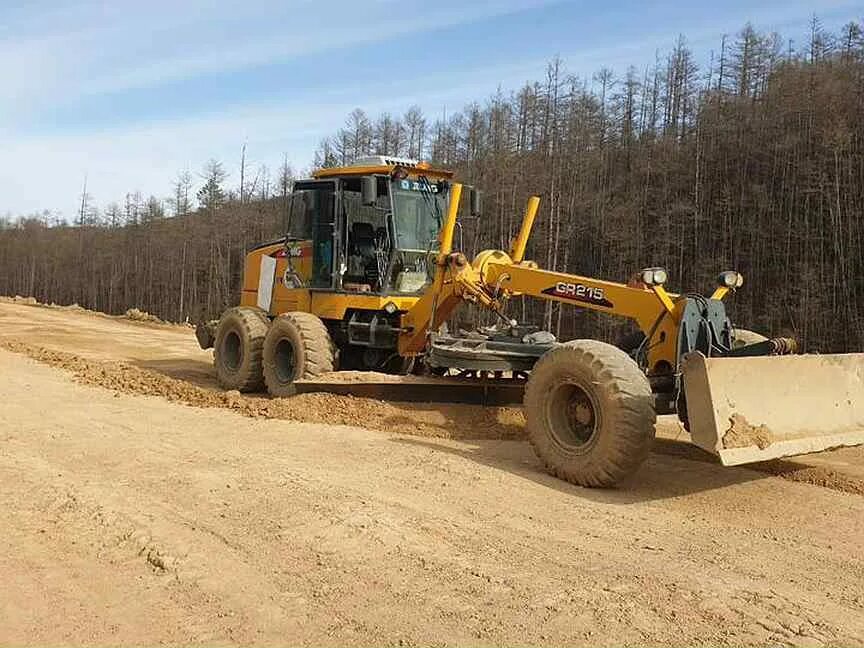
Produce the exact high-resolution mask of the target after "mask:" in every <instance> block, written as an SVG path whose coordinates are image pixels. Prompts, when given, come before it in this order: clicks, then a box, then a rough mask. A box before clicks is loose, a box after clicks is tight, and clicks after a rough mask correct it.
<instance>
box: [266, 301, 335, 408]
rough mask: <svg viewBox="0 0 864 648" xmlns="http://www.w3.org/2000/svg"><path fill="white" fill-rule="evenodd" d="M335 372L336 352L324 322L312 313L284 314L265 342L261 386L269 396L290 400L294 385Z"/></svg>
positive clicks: (275, 322) (278, 319) (274, 323)
mask: <svg viewBox="0 0 864 648" xmlns="http://www.w3.org/2000/svg"><path fill="white" fill-rule="evenodd" d="M335 368H336V349H335V346H334V345H333V340H332V339H330V333H329V332H328V331H327V327H326V326H324V322H322V321H321V319H320V318H318V317H316V316H315V315H313V314H311V313H301V312H292V313H283V314H282V315H280V316H279V317H277V318H276V319H274V320H273V323H272V324H271V325H270V330H269V331H268V332H267V337H266V338H265V340H264V382H265V384H266V385H267V391H268V392H269V393H270V395H272V396H277V397H285V396H293V395H294V393H295V389H294V381H295V380H298V379H300V378H309V377H311V376H317V375H319V374H322V373H325V372H327V371H333V370H334V369H335Z"/></svg>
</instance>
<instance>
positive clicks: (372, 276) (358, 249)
mask: <svg viewBox="0 0 864 648" xmlns="http://www.w3.org/2000/svg"><path fill="white" fill-rule="evenodd" d="M376 249H377V246H376V241H375V228H374V227H373V225H372V223H364V222H358V223H352V225H351V232H350V234H349V236H348V272H347V275H348V276H347V277H346V279H350V283H351V284H352V285H356V286H364V287H363V288H362V289H361V288H355V289H357V290H363V291H368V290H371V289H372V288H373V286H375V285H376V284H377V283H378V280H379V277H378V262H377V257H376V255H375V251H376Z"/></svg>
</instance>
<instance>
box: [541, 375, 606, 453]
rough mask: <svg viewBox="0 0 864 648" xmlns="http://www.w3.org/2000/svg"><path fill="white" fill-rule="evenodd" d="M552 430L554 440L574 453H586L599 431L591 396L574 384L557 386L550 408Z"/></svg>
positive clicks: (549, 402) (548, 412)
mask: <svg viewBox="0 0 864 648" xmlns="http://www.w3.org/2000/svg"><path fill="white" fill-rule="evenodd" d="M547 417H548V421H549V429H550V430H551V432H552V436H553V437H554V438H555V441H556V442H557V443H558V444H559V445H560V446H562V447H563V448H564V449H566V450H569V451H571V452H583V451H585V450H587V448H588V447H589V446H590V445H591V444H592V443H593V441H594V439H595V438H596V433H597V429H598V427H599V426H598V423H599V421H598V417H597V409H596V407H595V405H594V401H593V400H592V399H591V396H590V395H589V393H588V392H587V391H586V390H584V389H583V388H582V387H581V386H579V385H577V384H574V383H565V384H561V385H558V386H557V387H555V388H554V389H553V391H552V394H551V397H550V398H549V400H548V405H547Z"/></svg>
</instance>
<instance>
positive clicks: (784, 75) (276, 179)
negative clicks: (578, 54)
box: [0, 20, 864, 351]
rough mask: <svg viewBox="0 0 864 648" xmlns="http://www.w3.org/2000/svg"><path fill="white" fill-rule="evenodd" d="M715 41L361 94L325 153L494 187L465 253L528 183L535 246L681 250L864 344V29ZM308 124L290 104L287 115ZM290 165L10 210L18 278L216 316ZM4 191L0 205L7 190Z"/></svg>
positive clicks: (516, 203)
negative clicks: (432, 111)
mask: <svg viewBox="0 0 864 648" xmlns="http://www.w3.org/2000/svg"><path fill="white" fill-rule="evenodd" d="M699 63H700V64H699V65H697V61H696V60H695V59H694V55H693V54H692V52H691V50H690V49H689V48H688V46H687V42H686V40H685V39H684V38H681V39H679V41H678V42H677V43H676V44H675V45H674V47H672V49H671V50H670V51H669V52H667V53H665V54H661V55H660V56H659V57H658V59H657V60H656V61H653V62H651V63H650V64H649V65H646V66H645V67H642V68H639V69H636V68H631V69H630V70H629V71H627V72H626V74H625V75H624V76H623V77H621V76H615V75H614V74H613V73H612V72H611V71H610V70H606V69H603V70H600V71H599V72H597V74H596V75H594V77H593V78H591V79H587V80H586V79H580V78H574V77H573V76H571V75H570V74H568V72H567V71H566V69H564V67H563V65H562V64H561V63H560V62H559V61H556V60H553V61H552V62H550V64H549V66H548V69H547V73H546V75H545V78H543V79H541V80H538V81H535V82H533V83H528V84H526V85H525V86H523V87H522V88H520V89H518V90H517V91H515V92H505V91H501V92H499V93H498V94H496V95H494V96H491V97H487V98H486V99H483V100H480V101H478V102H477V103H474V104H471V105H469V106H467V107H466V108H465V109H464V110H462V111H461V112H457V113H455V114H450V115H448V116H447V117H446V118H444V117H441V118H436V119H432V118H429V117H427V116H424V114H423V113H422V111H421V109H420V108H412V109H410V110H409V111H408V112H407V113H406V114H405V115H402V116H394V115H388V114H383V115H379V116H369V115H366V114H365V113H364V112H363V111H362V110H360V109H358V110H355V111H354V112H352V113H351V114H350V115H349V116H348V118H347V120H346V123H345V126H344V127H343V128H342V129H340V130H339V131H338V132H337V133H335V134H334V135H333V136H332V137H330V138H328V139H326V140H325V141H323V142H322V143H321V145H320V147H319V150H318V153H317V160H316V164H322V165H337V164H341V163H345V162H349V161H350V160H351V159H352V158H354V157H356V156H358V155H363V154H366V153H370V152H388V153H390V154H402V155H407V156H411V157H421V158H425V159H431V160H433V161H435V162H438V163H441V164H444V165H447V166H451V167H454V168H456V169H457V170H458V171H459V172H460V176H461V178H462V179H464V180H465V181H466V182H471V183H474V184H477V185H478V186H480V187H481V188H483V189H484V190H485V201H484V213H483V216H482V218H480V219H477V220H476V221H471V222H466V224H465V232H464V243H465V247H466V248H467V250H468V252H474V251H476V250H479V249H482V248H483V247H488V246H496V247H504V248H505V249H506V247H507V246H508V244H509V240H510V238H511V237H512V236H513V234H514V231H515V229H516V227H517V226H518V223H519V219H520V216H521V209H522V207H523V206H524V203H525V200H526V198H527V197H528V196H529V195H530V194H532V193H538V194H540V195H541V196H542V198H543V203H542V208H541V212H540V216H539V218H538V221H537V225H536V228H535V235H534V239H533V241H532V243H531V245H530V247H529V255H530V256H531V257H533V258H534V259H536V260H537V261H538V262H539V263H540V264H541V265H543V266H546V267H549V268H554V269H557V270H564V271H568V272H574V273H579V274H584V275H589V276H598V277H602V278H607V279H616V280H623V279H626V278H627V277H628V276H629V275H630V274H631V273H632V272H633V271H634V270H636V269H638V268H640V267H644V266H649V265H662V266H665V267H666V268H667V269H668V270H669V273H670V283H669V286H670V289H672V290H676V291H681V292H686V291H699V292H706V291H710V290H711V288H712V287H713V282H714V277H715V275H716V274H717V272H718V271H720V270H723V269H729V268H734V269H738V270H739V271H741V272H742V273H744V276H745V286H744V288H743V289H742V290H741V291H739V293H738V294H737V295H736V296H734V297H733V298H732V304H733V305H732V311H733V315H734V319H735V320H736V322H737V323H738V324H739V325H742V326H746V327H748V328H753V329H756V330H759V331H761V332H765V333H769V334H792V335H795V336H797V337H798V338H799V339H800V340H801V341H802V342H803V343H804V344H805V347H806V348H807V349H809V350H811V351H812V350H821V351H829V350H832V351H842V350H853V349H854V350H860V349H862V348H864V307H862V305H861V303H862V300H864V218H862V217H864V28H862V25H861V24H860V23H859V24H856V23H850V24H849V25H847V26H846V27H844V28H843V29H842V30H840V31H839V32H837V33H828V32H827V31H825V30H823V29H822V28H820V26H819V23H818V21H816V20H814V22H813V25H812V30H811V34H810V38H809V42H808V43H806V44H800V43H799V44H797V45H796V44H791V43H790V42H789V41H787V40H786V39H784V38H783V37H782V36H779V35H774V34H770V35H769V34H762V33H758V32H756V31H754V30H753V29H752V28H750V27H745V28H744V29H743V30H742V31H741V32H740V33H738V34H737V35H734V36H729V37H728V38H724V39H723V41H722V42H720V43H717V45H716V48H715V49H714V52H713V54H712V55H711V57H710V59H709V60H708V61H704V62H703V61H700V62H699ZM286 128H290V124H286ZM293 175H294V174H293V172H292V170H291V168H290V166H289V165H288V163H287V161H286V163H285V164H284V165H283V167H282V168H280V169H278V170H273V171H272V172H271V171H268V170H267V169H264V168H255V169H250V168H244V169H243V173H242V174H241V176H240V177H231V178H229V177H227V175H226V173H225V172H224V170H223V166H222V164H221V163H220V162H218V161H213V162H211V163H210V164H209V165H208V166H207V168H206V169H204V170H202V173H201V174H200V175H198V176H192V175H190V174H180V175H179V176H178V177H177V179H176V182H175V184H174V190H173V192H172V195H171V196H170V197H167V198H159V197H150V198H146V197H143V196H141V195H139V194H136V193H130V194H129V195H127V196H126V199H125V201H123V203H122V204H109V205H104V206H101V207H100V208H97V206H96V205H95V204H94V202H93V200H92V199H91V198H90V197H89V196H88V195H87V192H86V190H85V191H84V194H83V195H82V196H81V202H80V210H79V213H78V214H77V217H76V219H75V222H74V223H65V222H55V221H54V220H53V219H52V218H51V217H50V216H49V215H42V216H22V217H20V218H7V219H5V220H3V221H0V294H13V295H14V294H20V295H28V296H29V295H32V296H34V297H36V298H37V299H39V300H40V301H49V302H50V301H54V302H58V303H72V302H77V303H79V304H81V305H82V306H86V307H89V308H93V309H97V310H101V311H107V312H113V313H116V312H122V311H124V310H126V309H127V308H130V307H133V306H134V307H138V308H141V309H146V310H148V311H150V312H152V313H154V314H156V315H159V316H160V317H163V318H165V319H171V320H185V319H187V318H188V319H190V320H193V321H194V320H196V319H198V318H201V317H208V316H216V315H217V314H218V313H219V312H220V311H221V310H222V309H223V308H224V307H225V306H226V305H227V304H231V303H233V302H235V301H236V299H237V291H238V289H239V283H240V277H241V273H242V261H243V255H244V252H245V250H246V249H247V248H249V247H251V246H252V245H253V244H254V243H256V242H259V241H262V240H267V239H271V238H274V237H276V236H279V235H280V233H281V232H282V228H283V224H282V223H283V214H284V213H285V207H286V205H287V201H286V195H287V193H288V192H289V191H290V188H291V183H292V180H293ZM0 207H2V206H0ZM515 306H516V308H517V309H521V312H519V313H514V314H516V315H520V316H524V317H525V318H526V319H528V320H532V321H534V322H536V323H540V324H544V325H545V326H548V327H551V329H552V330H553V331H557V332H558V333H559V334H560V335H561V336H562V337H564V338H571V337H576V336H588V335H597V336H600V337H610V336H614V335H616V334H617V333H618V328H619V327H620V326H621V323H620V322H616V321H612V320H608V319H603V318H602V317H600V316H596V315H593V314H588V313H584V312H580V311H578V310H576V309H574V308H572V307H566V306H565V307H563V308H560V309H559V308H558V306H556V305H551V304H543V303H539V302H530V303H529V302H526V303H524V304H516V305H515Z"/></svg>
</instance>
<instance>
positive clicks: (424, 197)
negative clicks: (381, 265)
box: [390, 177, 448, 293]
mask: <svg viewBox="0 0 864 648" xmlns="http://www.w3.org/2000/svg"><path fill="white" fill-rule="evenodd" d="M447 194H448V185H447V184H446V183H444V182H441V183H438V182H431V181H429V180H427V179H426V178H424V177H420V178H406V179H404V180H395V179H394V180H392V181H391V185H390V196H391V207H392V213H393V221H392V222H393V234H394V244H395V249H394V255H393V265H392V273H391V282H392V286H393V289H394V290H395V291H396V292H400V293H414V292H419V291H420V290H422V289H423V287H424V286H425V285H426V284H427V283H428V282H429V281H431V279H432V272H433V269H434V264H433V263H432V261H431V259H430V257H431V255H432V254H433V253H435V252H436V251H437V250H438V235H439V232H440V231H441V227H442V225H443V224H444V218H445V214H446V212H447Z"/></svg>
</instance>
